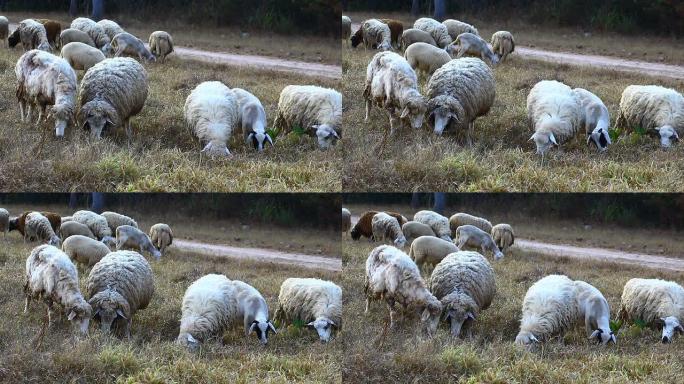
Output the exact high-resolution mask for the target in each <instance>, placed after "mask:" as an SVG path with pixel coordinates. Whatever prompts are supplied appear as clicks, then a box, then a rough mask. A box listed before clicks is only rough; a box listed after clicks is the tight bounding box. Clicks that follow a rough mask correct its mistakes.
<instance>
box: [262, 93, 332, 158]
mask: <svg viewBox="0 0 684 384" xmlns="http://www.w3.org/2000/svg"><path fill="white" fill-rule="evenodd" d="M295 127H301V128H303V129H304V130H305V132H306V133H307V134H308V135H310V136H316V138H317V141H318V146H319V148H321V149H324V150H325V149H328V148H330V147H331V146H332V145H333V144H335V143H336V142H337V140H339V139H340V137H341V135H342V133H341V132H342V94H341V93H340V92H337V91H336V90H334V89H328V88H322V87H317V86H313V85H288V86H287V87H285V88H284V89H283V90H282V92H280V99H279V100H278V115H277V116H276V118H275V121H274V122H273V129H275V130H278V132H280V131H281V130H282V131H283V132H284V133H286V134H287V133H289V132H291V131H292V130H293V129H294V128H295Z"/></svg>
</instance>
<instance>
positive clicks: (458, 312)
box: [442, 292, 477, 336]
mask: <svg viewBox="0 0 684 384" xmlns="http://www.w3.org/2000/svg"><path fill="white" fill-rule="evenodd" d="M442 304H443V305H444V319H445V320H446V321H448V322H449V326H450V328H451V335H452V336H460V334H461V329H462V328H463V326H464V325H466V324H467V323H470V322H473V321H475V318H476V317H477V303H475V301H474V300H473V299H472V298H471V297H470V296H468V295H465V294H460V293H458V292H452V293H451V294H449V295H446V296H444V297H443V298H442Z"/></svg>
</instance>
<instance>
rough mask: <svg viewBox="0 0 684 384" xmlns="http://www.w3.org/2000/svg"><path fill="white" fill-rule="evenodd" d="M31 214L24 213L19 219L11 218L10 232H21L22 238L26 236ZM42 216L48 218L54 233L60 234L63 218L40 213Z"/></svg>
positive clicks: (52, 214) (51, 213) (50, 213)
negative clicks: (28, 219)
mask: <svg viewBox="0 0 684 384" xmlns="http://www.w3.org/2000/svg"><path fill="white" fill-rule="evenodd" d="M29 213H31V211H27V212H23V213H22V214H21V215H19V216H17V217H12V218H10V221H9V232H12V231H19V233H20V234H21V236H22V237H24V235H25V234H26V230H25V227H26V218H27V216H28V215H29ZM40 214H41V215H43V216H45V217H47V219H48V221H49V222H50V227H52V231H53V232H55V233H58V232H59V228H60V226H61V223H62V218H61V217H60V216H59V215H58V214H56V213H53V212H40Z"/></svg>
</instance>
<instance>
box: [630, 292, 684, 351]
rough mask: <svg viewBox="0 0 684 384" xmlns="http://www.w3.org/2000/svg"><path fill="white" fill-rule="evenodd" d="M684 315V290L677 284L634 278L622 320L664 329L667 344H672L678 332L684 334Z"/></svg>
mask: <svg viewBox="0 0 684 384" xmlns="http://www.w3.org/2000/svg"><path fill="white" fill-rule="evenodd" d="M683 316H684V288H682V286H681V285H679V284H677V283H675V282H673V281H665V280H660V279H631V280H629V281H628V282H627V284H625V287H624V289H623V290H622V299H621V304H620V311H619V313H618V318H619V319H621V320H623V321H635V320H640V321H643V322H644V323H645V324H646V325H649V326H651V327H662V330H663V331H662V337H661V341H662V342H663V343H671V342H672V341H673V339H674V335H675V332H676V333H679V334H684V327H682V325H681V323H680V321H681V320H682V317H683Z"/></svg>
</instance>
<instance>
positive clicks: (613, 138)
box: [608, 128, 621, 142]
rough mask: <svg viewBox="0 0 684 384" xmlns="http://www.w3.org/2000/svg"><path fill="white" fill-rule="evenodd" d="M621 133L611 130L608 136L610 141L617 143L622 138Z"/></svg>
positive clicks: (617, 130)
mask: <svg viewBox="0 0 684 384" xmlns="http://www.w3.org/2000/svg"><path fill="white" fill-rule="evenodd" d="M620 133H621V131H620V130H619V129H614V128H609V129H608V136H610V141H612V142H615V141H616V140H617V139H618V137H619V136H620Z"/></svg>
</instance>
